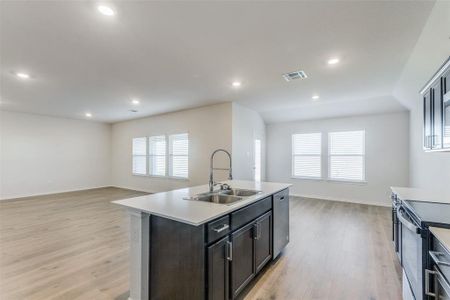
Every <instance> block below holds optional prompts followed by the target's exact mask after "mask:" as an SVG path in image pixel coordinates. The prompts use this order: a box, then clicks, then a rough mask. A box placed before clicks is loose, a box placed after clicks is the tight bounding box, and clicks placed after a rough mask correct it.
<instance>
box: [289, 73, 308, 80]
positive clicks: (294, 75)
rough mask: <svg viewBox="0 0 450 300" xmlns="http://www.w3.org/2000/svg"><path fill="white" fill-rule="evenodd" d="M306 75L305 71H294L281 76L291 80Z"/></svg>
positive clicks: (303, 77)
mask: <svg viewBox="0 0 450 300" xmlns="http://www.w3.org/2000/svg"><path fill="white" fill-rule="evenodd" d="M307 77H308V76H307V75H306V73H305V72H304V71H295V72H290V73H286V74H283V78H284V79H285V80H286V81H291V80H294V79H305V78H307Z"/></svg>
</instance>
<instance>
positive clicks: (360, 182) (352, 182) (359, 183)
mask: <svg viewBox="0 0 450 300" xmlns="http://www.w3.org/2000/svg"><path fill="white" fill-rule="evenodd" d="M327 181H329V182H336V183H349V184H358V185H365V184H367V183H368V182H367V181H366V180H346V179H332V178H328V179H327Z"/></svg>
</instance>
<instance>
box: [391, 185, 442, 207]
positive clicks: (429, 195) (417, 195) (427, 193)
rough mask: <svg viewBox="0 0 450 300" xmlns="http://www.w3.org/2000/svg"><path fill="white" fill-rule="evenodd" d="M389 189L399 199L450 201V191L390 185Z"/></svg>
mask: <svg viewBox="0 0 450 300" xmlns="http://www.w3.org/2000/svg"><path fill="white" fill-rule="evenodd" d="M391 191H392V192H393V193H394V194H396V195H397V197H398V198H400V199H401V200H415V201H426V202H441V203H450V192H446V191H441V190H426V189H418V188H409V187H397V186H393V187H391Z"/></svg>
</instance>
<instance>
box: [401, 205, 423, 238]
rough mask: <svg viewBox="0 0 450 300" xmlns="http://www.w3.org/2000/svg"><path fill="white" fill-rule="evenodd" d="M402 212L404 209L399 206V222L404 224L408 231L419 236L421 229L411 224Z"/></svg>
mask: <svg viewBox="0 0 450 300" xmlns="http://www.w3.org/2000/svg"><path fill="white" fill-rule="evenodd" d="M401 211H402V207H401V206H398V207H397V218H398V220H399V221H400V222H401V223H402V224H403V226H405V227H406V228H407V229H409V230H411V231H412V232H414V233H415V234H419V233H420V228H419V227H417V226H416V225H414V224H413V223H411V222H409V221H408V220H407V219H406V218H405V217H404V216H403V213H402V212H401Z"/></svg>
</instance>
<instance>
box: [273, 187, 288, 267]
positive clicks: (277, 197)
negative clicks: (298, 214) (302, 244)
mask: <svg viewBox="0 0 450 300" xmlns="http://www.w3.org/2000/svg"><path fill="white" fill-rule="evenodd" d="M288 243H289V190H288V189H285V190H283V191H281V192H278V193H276V194H274V195H273V259H275V258H276V257H277V256H278V255H279V254H280V253H281V251H282V250H283V248H284V247H286V245H287V244H288Z"/></svg>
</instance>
